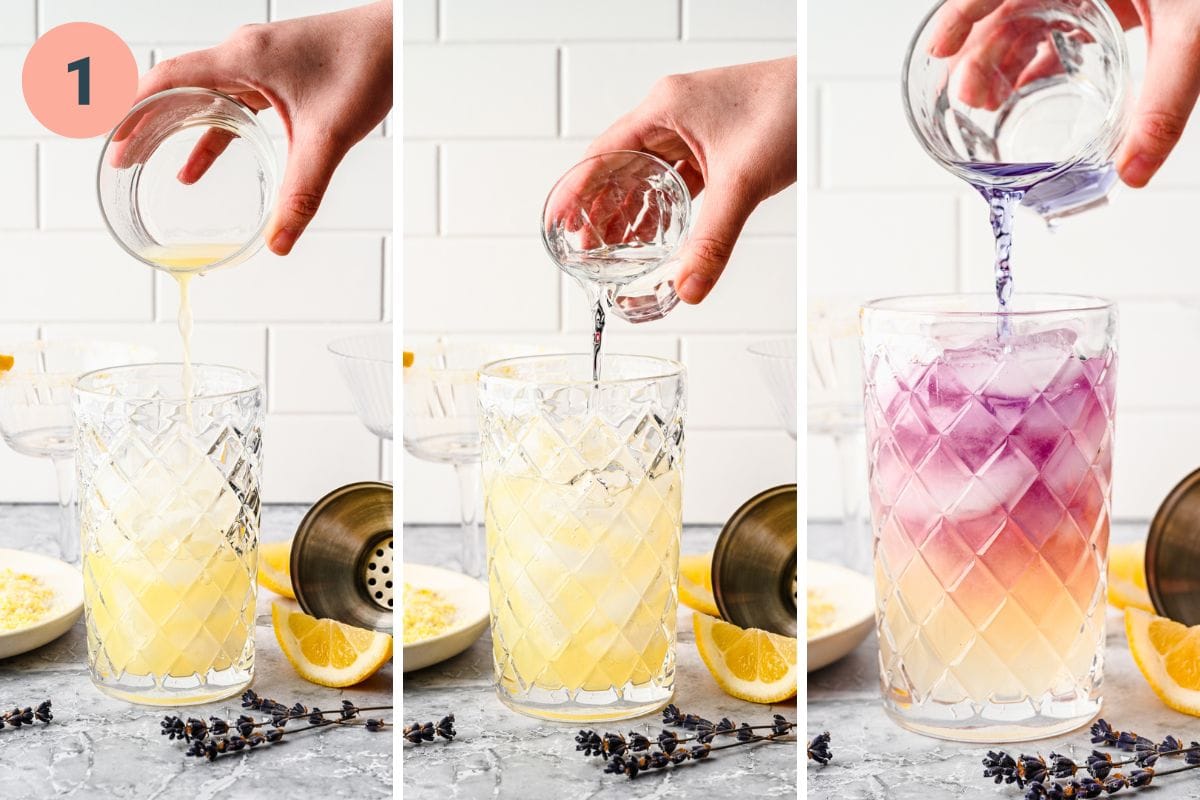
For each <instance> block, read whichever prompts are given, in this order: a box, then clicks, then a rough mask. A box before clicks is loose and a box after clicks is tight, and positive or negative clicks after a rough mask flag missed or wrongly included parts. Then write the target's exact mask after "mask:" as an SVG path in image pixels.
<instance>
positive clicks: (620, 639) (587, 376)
mask: <svg viewBox="0 0 1200 800" xmlns="http://www.w3.org/2000/svg"><path fill="white" fill-rule="evenodd" d="M602 375H603V377H602V379H601V380H600V381H599V382H597V383H594V382H593V381H592V380H591V377H592V356H591V354H590V353H589V354H579V355H548V356H530V357H526V358H516V359H509V360H505V361H499V362H495V363H493V364H490V365H488V366H486V367H484V368H483V370H482V371H481V373H480V379H479V405H480V409H481V414H482V416H481V429H482V434H483V476H484V493H485V500H484V517H485V520H486V526H487V543H488V576H489V583H490V589H491V626H492V653H493V660H494V664H495V672H496V682H497V692H498V694H499V696H500V699H501V700H502V701H503V702H505V703H506V704H507V705H509V706H510V707H511V708H513V709H515V710H517V711H520V712H522V713H525V714H530V715H532V716H537V717H543V718H546V719H556V720H569V721H597V720H614V719H624V718H627V717H634V716H638V715H640V714H646V713H649V712H652V711H655V710H657V709H659V708H661V707H662V706H664V705H665V704H666V703H667V702H668V701H669V700H670V699H671V695H672V693H673V691H674V686H675V619H676V610H677V594H676V593H677V584H678V579H679V536H680V528H681V509H680V501H681V495H682V490H683V417H684V404H685V394H686V391H685V380H684V371H683V367H682V366H681V365H680V364H678V363H676V362H674V361H667V360H663V359H658V358H648V357H641V356H620V355H606V356H605V357H604V360H603V373H602Z"/></svg>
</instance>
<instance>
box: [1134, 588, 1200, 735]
mask: <svg viewBox="0 0 1200 800" xmlns="http://www.w3.org/2000/svg"><path fill="white" fill-rule="evenodd" d="M1125 636H1126V637H1127V638H1128V639H1129V651H1130V652H1131V653H1132V654H1133V660H1134V661H1135V662H1137V665H1138V669H1140V670H1141V671H1142V675H1143V676H1144V677H1145V678H1146V681H1147V683H1149V684H1150V688H1151V689H1153V690H1154V693H1155V694H1156V695H1158V698H1159V699H1160V700H1162V701H1163V702H1164V703H1166V704H1167V705H1168V706H1169V707H1171V708H1173V709H1175V710H1176V711H1182V712H1183V713H1184V714H1191V715H1192V716H1194V717H1200V625H1194V626H1192V627H1191V628H1189V627H1187V626H1186V625H1181V624H1180V623H1178V622H1175V621H1174V620H1169V619H1166V618H1165V617H1157V616H1155V615H1154V614H1151V613H1149V612H1147V611H1142V610H1141V609H1140V608H1133V607H1127V608H1126V609H1125Z"/></svg>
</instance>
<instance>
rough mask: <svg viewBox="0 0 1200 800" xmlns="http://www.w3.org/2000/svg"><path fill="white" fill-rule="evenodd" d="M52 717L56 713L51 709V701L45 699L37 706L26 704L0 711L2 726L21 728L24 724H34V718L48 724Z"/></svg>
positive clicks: (0, 724) (0, 726)
mask: <svg viewBox="0 0 1200 800" xmlns="http://www.w3.org/2000/svg"><path fill="white" fill-rule="evenodd" d="M52 719H54V714H52V713H51V711H50V701H49V700H43V701H42V702H40V703H38V704H37V708H33V707H31V706H25V708H13V710H12V711H4V712H0V728H4V727H10V728H20V727H21V726H22V725H32V724H33V721H34V720H37V721H38V722H41V723H43V724H47V725H48V724H50V720H52Z"/></svg>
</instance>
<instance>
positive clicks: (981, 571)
mask: <svg viewBox="0 0 1200 800" xmlns="http://www.w3.org/2000/svg"><path fill="white" fill-rule="evenodd" d="M1014 300H1015V302H1014V304H1013V306H1012V311H1011V312H1010V313H1008V314H1007V316H1008V318H1009V323H1010V329H1009V330H1008V332H1007V333H1006V336H1005V338H1003V339H998V338H997V336H996V330H997V325H996V316H997V314H996V311H995V298H994V297H993V296H992V295H990V294H988V295H941V296H931V297H906V298H892V299H888V300H879V301H876V302H873V303H869V304H868V305H867V306H866V307H865V308H864V309H863V354H864V363H865V367H866V391H865V399H866V403H865V405H866V419H867V441H868V445H869V450H868V452H869V458H870V486H871V507H872V516H873V519H874V526H875V586H876V601H877V608H876V621H877V625H878V634H879V664H880V668H881V673H880V682H881V685H882V689H883V698H884V707H885V708H886V710H887V712H888V713H889V714H890V715H891V716H892V718H893V719H894V720H896V721H897V722H898V723H900V724H901V725H902V726H904V727H906V728H909V729H911V730H914V731H917V732H919V733H924V734H928V735H931V736H937V737H942V738H947V739H954V740H963V741H987V742H989V743H990V742H1004V741H1019V740H1025V739H1041V738H1043V737H1047V736H1052V735H1056V734H1060V733H1063V732H1066V731H1069V730H1072V729H1074V728H1077V727H1079V726H1081V725H1085V724H1087V723H1088V722H1089V721H1090V720H1091V719H1092V718H1093V717H1094V716H1095V715H1096V714H1097V713H1098V712H1099V710H1100V704H1101V693H1100V686H1101V681H1102V677H1103V664H1104V629H1105V608H1106V606H1105V569H1106V565H1107V556H1108V532H1109V512H1110V488H1111V481H1112V445H1113V409H1114V404H1115V394H1116V386H1117V369H1116V368H1117V348H1116V324H1117V315H1116V309H1115V308H1114V307H1113V305H1112V304H1110V303H1108V302H1107V301H1104V300H1100V299H1097V298H1093V297H1071V296H1066V295H1032V294H1029V295H1026V294H1020V295H1017V296H1016V298H1014Z"/></svg>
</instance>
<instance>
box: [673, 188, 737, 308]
mask: <svg viewBox="0 0 1200 800" xmlns="http://www.w3.org/2000/svg"><path fill="white" fill-rule="evenodd" d="M704 195H705V197H704V207H703V208H701V210H700V219H699V220H698V221H697V223H696V227H695V229H694V230H693V231H692V235H691V237H690V238H689V239H688V240H687V243H686V244H685V245H684V248H683V253H682V254H681V255H680V260H681V261H682V262H683V263H682V264H681V265H680V267H679V274H678V276H677V279H676V280H677V282H678V283H677V285H676V287H675V293H676V294H678V295H679V299H680V300H683V302H685V303H699V302H700V301H701V300H703V299H704V298H705V297H707V296H708V293H709V292H711V291H712V288H713V286H715V285H716V283H717V280H718V279H719V278H720V277H721V273H722V272H724V271H725V265H726V264H728V263H729V257H730V256H731V255H732V254H733V245H734V243H735V242H736V241H737V238H738V236H739V235H740V234H741V232H742V227H743V226H744V225H745V224H746V219H747V218H748V217H749V216H750V212H752V211H753V210H754V207H755V206H756V205H757V202H755V201H754V200H753V199H751V195H750V193H749V192H748V191H747V190H746V189H745V188H744V187H742V186H740V185H738V184H736V183H728V182H724V181H719V182H713V183H711V184H709V186H708V188H707V189H705V191H704Z"/></svg>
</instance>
